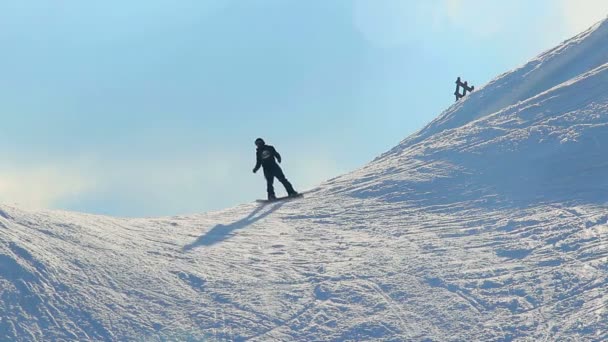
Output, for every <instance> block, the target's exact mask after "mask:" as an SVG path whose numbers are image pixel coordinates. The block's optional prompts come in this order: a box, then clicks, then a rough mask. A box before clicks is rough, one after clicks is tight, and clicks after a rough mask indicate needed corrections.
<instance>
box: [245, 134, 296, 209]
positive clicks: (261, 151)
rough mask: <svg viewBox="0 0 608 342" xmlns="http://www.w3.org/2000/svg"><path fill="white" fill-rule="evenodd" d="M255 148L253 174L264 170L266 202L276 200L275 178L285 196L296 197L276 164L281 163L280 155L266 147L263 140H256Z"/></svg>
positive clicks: (268, 146) (271, 148) (270, 147)
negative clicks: (282, 187) (280, 184)
mask: <svg viewBox="0 0 608 342" xmlns="http://www.w3.org/2000/svg"><path fill="white" fill-rule="evenodd" d="M255 146H257V151H256V159H257V163H256V164H255V167H254V168H253V173H256V172H257V171H258V170H259V169H260V167H263V168H264V177H266V191H268V200H269V201H274V200H276V199H277V196H276V195H275V193H274V186H273V185H272V184H273V183H274V177H276V178H277V179H278V180H279V182H281V183H283V186H284V187H285V190H287V195H288V196H289V197H297V196H298V195H299V194H298V193H297V192H296V191H295V190H294V189H293V186H291V183H289V181H288V180H287V178H285V175H284V174H283V170H281V167H280V166H279V165H278V164H277V161H278V162H279V164H280V163H281V155H280V154H279V153H278V152H277V150H275V149H274V147H272V146H270V145H266V143H265V142H264V139H262V138H257V139H256V140H255Z"/></svg>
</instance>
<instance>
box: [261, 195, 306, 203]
mask: <svg viewBox="0 0 608 342" xmlns="http://www.w3.org/2000/svg"><path fill="white" fill-rule="evenodd" d="M302 197H304V195H303V194H297V195H296V196H292V197H289V196H284V197H277V198H276V199H274V200H272V201H269V200H267V199H265V200H264V199H258V200H256V202H258V203H274V202H281V201H289V200H294V199H298V198H302Z"/></svg>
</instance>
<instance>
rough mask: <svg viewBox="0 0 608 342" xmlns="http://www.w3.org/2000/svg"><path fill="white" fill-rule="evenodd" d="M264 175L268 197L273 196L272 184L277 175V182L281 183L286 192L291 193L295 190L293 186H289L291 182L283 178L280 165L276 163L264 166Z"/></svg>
mask: <svg viewBox="0 0 608 342" xmlns="http://www.w3.org/2000/svg"><path fill="white" fill-rule="evenodd" d="M264 177H266V191H268V196H269V197H275V194H274V186H273V185H272V184H273V183H274V177H277V179H278V180H279V182H281V183H283V186H284V187H285V190H286V191H287V194H289V195H291V194H294V193H295V192H296V191H295V190H294V189H293V186H291V183H289V181H288V180H287V178H285V175H284V174H283V170H281V167H280V166H279V165H277V164H274V165H268V166H264Z"/></svg>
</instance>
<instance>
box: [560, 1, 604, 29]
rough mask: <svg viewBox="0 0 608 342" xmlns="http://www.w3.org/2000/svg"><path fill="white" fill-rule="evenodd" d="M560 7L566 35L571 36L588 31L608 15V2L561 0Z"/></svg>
mask: <svg viewBox="0 0 608 342" xmlns="http://www.w3.org/2000/svg"><path fill="white" fill-rule="evenodd" d="M560 7H561V15H562V17H563V20H564V23H565V27H566V30H567V32H566V33H567V34H569V35H575V34H577V33H580V32H582V31H584V30H586V29H588V28H589V27H591V26H592V25H593V24H595V23H596V22H598V21H600V20H603V19H606V16H607V15H608V1H606V0H561V2H560Z"/></svg>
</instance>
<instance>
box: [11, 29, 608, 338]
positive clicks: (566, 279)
mask: <svg viewBox="0 0 608 342" xmlns="http://www.w3.org/2000/svg"><path fill="white" fill-rule="evenodd" d="M607 148H608V21H604V22H603V23H600V24H598V25H596V26H594V27H593V28H592V29H590V30H589V31H587V32H585V33H583V34H581V35H579V36H577V37H575V38H573V39H572V40H569V41H567V42H565V43H564V44H562V45H560V46H558V47H557V48H555V49H553V50H551V51H549V52H547V53H545V54H543V55H541V56H539V57H537V58H536V59H534V60H533V61H532V62H530V63H528V64H527V65H525V66H523V67H522V68H519V69H517V70H514V71H512V72H509V73H506V74H504V75H501V76H499V77H498V78H497V79H495V80H494V81H492V82H490V83H489V84H488V85H487V86H485V87H484V88H482V89H480V90H478V91H476V92H474V93H472V94H471V95H469V96H468V97H467V98H466V99H464V100H463V101H461V102H459V103H457V104H455V105H453V106H452V107H451V108H449V109H448V110H447V111H446V112H444V113H443V114H442V115H441V116H440V117H439V118H438V119H437V120H435V121H433V122H432V123H431V124H430V125H429V126H427V127H426V128H425V129H423V130H422V131H420V132H419V133H417V134H415V135H413V136H412V137H409V138H408V139H406V140H404V141H403V142H402V143H401V144H400V145H398V146H397V147H395V148H394V149H392V150H391V151H389V152H387V153H385V154H384V155H382V156H380V157H379V158H377V159H376V160H375V161H373V162H371V163H370V164H368V165H366V166H365V167H363V168H361V169H359V170H356V171H354V172H352V173H349V174H347V175H344V176H341V177H338V178H336V179H333V180H330V181H328V182H326V183H324V184H322V185H321V186H320V187H318V188H317V189H314V190H313V191H312V192H310V193H308V194H307V195H306V197H305V198H304V199H301V200H295V201H288V202H281V203H275V204H270V205H267V206H260V205H258V204H255V203H254V204H244V205H241V206H238V207H236V208H231V209H227V210H223V211H219V212H213V213H205V214H197V215H190V216H176V217H165V218H154V219H120V218H112V217H104V216H95V215H87V214H78V213H69V212H61V211H27V210H22V209H19V208H15V207H10V206H0V297H1V298H2V301H1V302H0V340H1V341H32V340H45V341H47V340H48V341H58V340H78V341H86V340H92V341H93V340H95V341H97V340H114V341H159V340H161V341H164V340H171V341H174V340H180V341H181V340H184V341H186V340H191V341H203V340H204V341H215V340H220V341H221V340H237V341H241V340H250V341H304V340H310V341H325V340H351V341H355V340H356V341H361V340H372V339H374V340H384V341H410V340H414V341H418V340H427V341H431V340H432V341H469V340H485V341H510V340H535V341H554V340H565V341H569V340H571V341H605V340H608V204H607V203H608V202H607V198H608V197H607V195H606V194H607V193H608V176H607V175H608V154H607V153H606V150H607ZM287 167H288V166H287ZM294 181H295V183H297V180H294Z"/></svg>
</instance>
